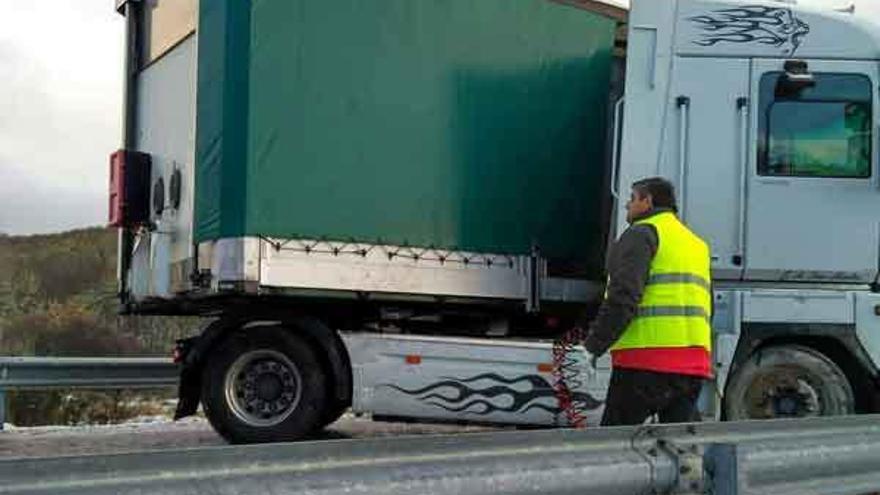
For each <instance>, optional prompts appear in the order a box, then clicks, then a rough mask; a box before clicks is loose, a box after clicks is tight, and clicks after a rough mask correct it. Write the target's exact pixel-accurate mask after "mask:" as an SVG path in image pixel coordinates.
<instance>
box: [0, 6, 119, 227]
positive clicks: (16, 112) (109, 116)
mask: <svg viewBox="0 0 880 495" xmlns="http://www.w3.org/2000/svg"><path fill="white" fill-rule="evenodd" d="M123 41H124V20H123V18H122V17H120V16H119V15H117V14H116V13H115V11H114V10H113V2H111V1H109V0H40V1H31V0H0V94H2V95H3V96H2V97H0V231H4V232H8V233H37V232H50V231H57V230H61V229H67V228H75V227H81V226H86V225H98V224H102V223H104V222H105V216H106V211H105V210H106V206H105V201H106V188H107V186H106V183H107V167H108V165H107V161H108V158H107V157H108V155H109V154H110V152H111V151H112V150H113V149H115V148H117V147H118V146H119V142H120V133H121V131H120V129H121V120H122V114H121V112H122V110H121V108H122V81H123V74H122V68H121V67H122V60H123V52H124V46H123Z"/></svg>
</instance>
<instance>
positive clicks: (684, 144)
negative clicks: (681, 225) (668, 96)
mask: <svg viewBox="0 0 880 495" xmlns="http://www.w3.org/2000/svg"><path fill="white" fill-rule="evenodd" d="M675 104H676V106H677V107H678V111H679V112H680V114H681V116H680V118H679V121H678V123H679V132H678V210H679V212H678V213H679V216H680V217H681V219H682V220H684V219H685V218H686V217H687V215H686V207H687V183H686V181H687V167H688V142H689V137H690V136H689V134H690V130H691V122H690V118H691V99H690V98H688V97H687V96H679V97H678V98H676V100H675Z"/></svg>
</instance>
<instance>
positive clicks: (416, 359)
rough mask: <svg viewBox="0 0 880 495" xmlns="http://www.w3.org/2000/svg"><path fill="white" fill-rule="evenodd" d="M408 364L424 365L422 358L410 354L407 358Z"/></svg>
mask: <svg viewBox="0 0 880 495" xmlns="http://www.w3.org/2000/svg"><path fill="white" fill-rule="evenodd" d="M406 364H422V356H419V355H416V354H409V355H408V356H406Z"/></svg>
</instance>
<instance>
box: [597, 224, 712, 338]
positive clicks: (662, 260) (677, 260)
mask: <svg viewBox="0 0 880 495" xmlns="http://www.w3.org/2000/svg"><path fill="white" fill-rule="evenodd" d="M635 224H637V225H639V224H641V225H653V226H654V228H656V229H657V237H658V239H659V241H660V243H659V246H658V249H657V253H656V254H655V255H654V259H653V260H652V261H651V269H650V273H649V275H648V281H647V284H646V286H645V292H644V294H643V295H642V300H641V301H640V303H639V308H638V312H637V314H636V317H635V318H633V320H632V322H630V324H629V326H627V327H626V330H624V332H623V334H622V335H621V337H620V339H619V340H618V341H617V342H616V343H615V344H614V346H612V348H611V350H612V351H620V350H627V349H652V348H671V347H703V348H705V349H706V350H707V351H710V350H711V348H712V336H711V334H712V331H711V326H710V324H711V319H712V314H711V313H712V285H711V268H710V263H711V262H710V259H709V248H708V246H707V245H706V243H705V242H703V240H702V239H700V238H699V237H697V235H696V234H694V233H693V232H691V231H690V230H689V229H688V228H687V227H686V226H685V225H684V224H682V223H681V222H680V221H679V220H678V218H676V216H675V215H674V214H672V213H659V214H657V215H653V216H651V217H648V218H646V219H644V220H639V221H637V222H635Z"/></svg>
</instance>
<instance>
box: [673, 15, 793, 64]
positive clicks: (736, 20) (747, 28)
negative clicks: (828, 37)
mask: <svg viewBox="0 0 880 495" xmlns="http://www.w3.org/2000/svg"><path fill="white" fill-rule="evenodd" d="M690 20H691V21H692V22H694V23H695V24H697V26H698V27H699V28H700V29H701V30H702V31H703V37H702V38H701V39H698V40H696V41H694V43H696V44H697V45H700V46H714V45H716V44H718V43H759V44H762V45H771V46H776V47H780V48H782V49H783V52H784V54H785V55H794V53H795V52H796V51H797V49H798V47H800V46H801V43H803V40H804V37H806V36H807V35H808V34H809V33H810V26H809V24H807V23H806V22H804V21H802V20H800V19H798V17H797V16H796V15H795V14H794V12H792V10H791V9H790V8H786V7H765V6H760V5H747V6H743V7H736V8H729V9H721V10H715V11H713V12H712V13H711V14H708V15H701V16H697V17H691V18H690Z"/></svg>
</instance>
